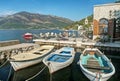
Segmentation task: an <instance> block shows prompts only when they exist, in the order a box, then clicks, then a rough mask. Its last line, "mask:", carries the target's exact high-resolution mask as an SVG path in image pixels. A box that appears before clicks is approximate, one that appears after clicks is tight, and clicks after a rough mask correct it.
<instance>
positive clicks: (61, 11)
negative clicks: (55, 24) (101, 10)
mask: <svg viewBox="0 0 120 81" xmlns="http://www.w3.org/2000/svg"><path fill="white" fill-rule="evenodd" d="M115 1H116V0H0V16H5V15H11V14H14V13H17V12H21V11H28V12H31V13H40V14H45V15H54V16H59V17H65V18H69V19H71V20H74V21H79V20H81V19H82V18H85V17H87V16H89V15H91V14H93V7H94V5H98V4H106V3H114V2H115Z"/></svg>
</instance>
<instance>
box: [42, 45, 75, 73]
mask: <svg viewBox="0 0 120 81" xmlns="http://www.w3.org/2000/svg"><path fill="white" fill-rule="evenodd" d="M74 56H75V51H74V48H71V47H63V48H61V49H60V50H57V51H55V52H53V53H51V54H50V55H48V56H46V57H45V58H44V59H43V63H44V64H45V65H46V66H47V67H48V68H49V71H50V73H54V72H56V71H58V70H60V69H63V68H65V67H67V66H69V65H70V64H71V63H72V62H73V59H74Z"/></svg>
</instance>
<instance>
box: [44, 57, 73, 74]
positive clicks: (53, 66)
mask: <svg viewBox="0 0 120 81" xmlns="http://www.w3.org/2000/svg"><path fill="white" fill-rule="evenodd" d="M73 59H74V57H71V58H70V59H69V60H68V61H66V62H62V63H59V62H52V61H51V62H45V61H43V62H44V64H45V65H46V66H47V67H48V68H49V71H50V73H54V72H56V71H58V70H60V69H63V68H65V67H67V66H69V65H70V64H71V63H72V62H73Z"/></svg>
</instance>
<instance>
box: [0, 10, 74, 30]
mask: <svg viewBox="0 0 120 81" xmlns="http://www.w3.org/2000/svg"><path fill="white" fill-rule="evenodd" d="M72 23H73V21H72V20H70V19H67V18H62V17H57V16H52V15H43V14H38V13H30V12H25V11H23V12H19V13H15V14H13V15H9V16H5V17H0V29H41V28H44V29H46V28H47V29H52V28H58V27H59V28H64V27H65V26H68V25H70V24H72Z"/></svg>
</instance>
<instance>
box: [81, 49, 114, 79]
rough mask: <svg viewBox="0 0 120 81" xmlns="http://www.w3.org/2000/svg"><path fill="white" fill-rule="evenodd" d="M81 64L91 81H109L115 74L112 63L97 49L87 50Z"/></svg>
mask: <svg viewBox="0 0 120 81" xmlns="http://www.w3.org/2000/svg"><path fill="white" fill-rule="evenodd" d="M79 63H80V67H81V70H82V72H83V74H84V75H85V76H86V77H87V78H88V79H89V80H90V81H107V80H108V79H109V78H110V77H111V76H112V75H113V74H114V73H115V68H114V66H113V64H112V62H111V61H110V60H109V59H108V58H107V57H106V56H105V55H104V54H103V53H102V52H101V51H100V50H98V49H97V48H86V49H85V50H84V51H83V53H82V54H81V56H80V61H79Z"/></svg>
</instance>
